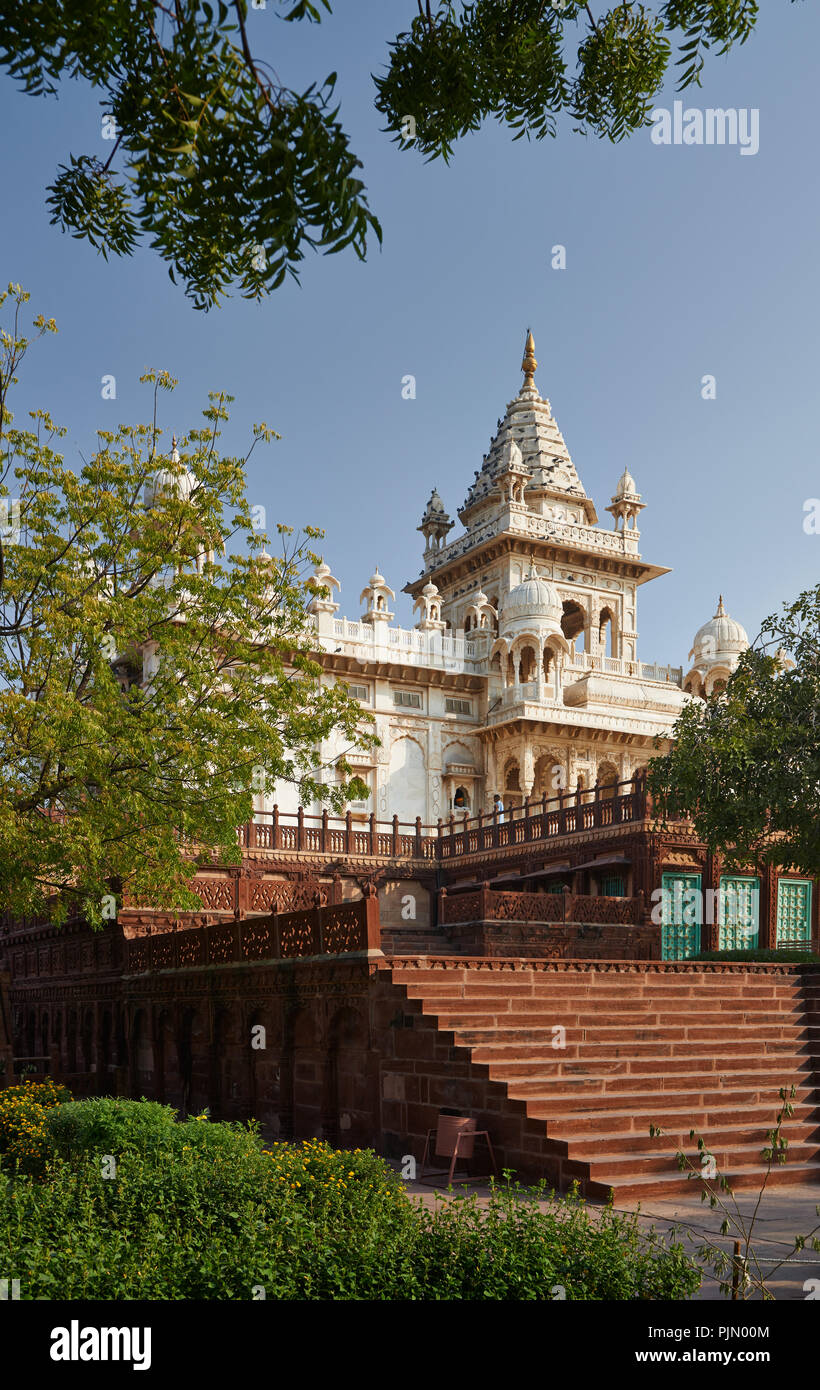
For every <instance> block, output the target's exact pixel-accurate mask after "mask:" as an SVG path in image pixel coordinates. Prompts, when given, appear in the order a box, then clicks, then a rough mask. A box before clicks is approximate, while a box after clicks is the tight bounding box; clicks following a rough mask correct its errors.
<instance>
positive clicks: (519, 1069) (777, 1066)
mask: <svg viewBox="0 0 820 1390" xmlns="http://www.w3.org/2000/svg"><path fill="white" fill-rule="evenodd" d="M472 1061H473V1062H474V1063H476V1064H478V1065H484V1066H486V1067H487V1068H488V1072H489V1075H490V1077H491V1078H492V1080H493V1081H503V1080H510V1081H516V1082H518V1081H521V1080H523V1081H529V1080H532V1081H535V1080H537V1079H541V1078H543V1077H555V1076H571V1077H579V1076H587V1077H589V1078H591V1079H594V1078H596V1077H598V1078H600V1079H601V1080H602V1081H603V1080H606V1079H607V1078H609V1077H615V1076H631V1077H634V1078H635V1079H636V1081H638V1080H639V1081H640V1082H641V1083H642V1082H643V1081H644V1080H649V1081H653V1082H654V1080H655V1079H656V1078H657V1077H658V1076H664V1077H666V1078H667V1079H668V1081H669V1084H670V1085H671V1084H673V1083H672V1081H671V1078H672V1077H677V1076H681V1077H683V1078H684V1080H685V1079H687V1078H689V1077H693V1076H713V1075H714V1074H720V1076H721V1077H732V1076H734V1075H736V1074H741V1075H743V1076H744V1077H749V1076H754V1077H760V1078H761V1079H762V1078H763V1077H764V1076H766V1077H767V1078H768V1077H769V1076H776V1077H778V1078H782V1081H781V1084H782V1085H784V1086H785V1085H790V1084H791V1082H792V1081H794V1080H796V1078H797V1076H798V1075H800V1076H801V1077H802V1076H804V1074H805V1073H808V1074H809V1075H811V1073H812V1072H813V1071H815V1070H817V1069H818V1068H820V1054H819V1053H817V1052H812V1053H803V1054H800V1053H797V1054H793V1055H785V1056H775V1057H758V1058H756V1059H755V1065H754V1068H753V1069H750V1067H749V1061H748V1058H747V1057H738V1056H735V1057H733V1058H731V1059H728V1060H727V1058H726V1057H725V1056H724V1055H723V1054H721V1055H720V1056H712V1057H709V1056H706V1057H691V1056H685V1057H672V1058H668V1059H667V1058H665V1057H648V1058H645V1059H644V1060H643V1061H636V1060H635V1058H634V1057H629V1056H627V1057H610V1058H601V1057H589V1056H587V1055H586V1054H585V1053H583V1052H582V1054H581V1056H579V1057H566V1056H564V1055H563V1053H561V1052H555V1053H553V1055H552V1057H551V1058H550V1057H543V1058H534V1057H524V1058H521V1059H520V1060H519V1061H511V1060H510V1059H508V1058H505V1059H504V1060H503V1061H493V1060H492V1059H487V1060H485V1059H483V1058H480V1057H476V1056H475V1054H473V1057H472ZM695 1067H696V1068H697V1070H695V1069H694V1068H695Z"/></svg>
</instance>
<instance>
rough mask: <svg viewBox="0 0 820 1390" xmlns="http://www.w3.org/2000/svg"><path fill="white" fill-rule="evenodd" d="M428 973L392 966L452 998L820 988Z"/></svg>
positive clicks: (674, 995)
mask: <svg viewBox="0 0 820 1390" xmlns="http://www.w3.org/2000/svg"><path fill="white" fill-rule="evenodd" d="M429 973H430V975H431V977H432V978H431V979H429V980H428V979H427V978H426V977H427V974H428V972H427V971H426V970H402V969H401V968H400V967H397V968H396V971H395V974H396V975H397V976H399V977H401V976H404V977H405V978H403V979H402V978H399V979H397V980H396V983H397V984H403V985H405V986H406V987H407V989H408V991H409V992H410V993H413V994H416V995H418V994H424V995H425V996H426V997H430V998H432V997H433V995H447V994H449V995H452V996H453V997H456V998H461V997H465V996H469V995H470V994H474V993H482V994H487V995H493V994H497V995H503V996H507V995H512V994H522V995H533V996H541V995H548V996H553V995H559V994H560V995H567V996H574V997H577V998H579V999H587V1000H589V999H595V1000H604V999H607V998H609V999H631V1000H637V1001H640V1000H644V999H652V1000H657V999H658V998H661V999H663V1000H665V1001H667V1000H668V1001H670V1002H671V1001H672V1000H673V999H693V998H695V999H719V998H732V999H736V998H737V997H738V996H742V997H744V998H748V999H750V1000H752V999H778V1000H779V999H785V998H787V997H789V996H790V995H792V994H794V993H795V992H800V994H801V997H803V998H809V999H812V1000H816V999H818V998H820V990H818V989H817V988H812V989H810V990H807V988H806V987H805V986H803V987H802V989H801V984H800V981H799V978H798V977H789V978H788V979H787V980H783V979H778V980H777V981H776V982H775V981H762V982H761V981H759V980H756V979H753V978H752V979H746V978H744V979H742V980H730V981H729V982H728V983H726V982H724V981H723V980H722V979H721V980H720V981H717V982H715V983H711V984H709V983H704V982H703V981H699V980H693V981H689V982H687V983H684V984H678V983H674V984H671V985H670V984H661V983H659V982H658V981H657V980H655V979H647V978H646V977H645V976H644V977H637V978H636V981H635V982H632V981H631V980H629V979H628V978H622V980H621V981H618V982H614V981H613V980H612V979H611V977H608V978H607V979H606V980H605V981H604V982H603V983H594V984H583V983H579V982H578V981H577V980H576V979H575V978H571V979H568V978H565V977H562V976H560V975H550V974H547V973H540V974H535V973H533V974H525V973H524V972H520V971H516V972H515V973H512V972H510V973H509V974H506V973H504V972H500V973H499V974H497V975H495V976H493V975H492V974H491V973H490V972H489V971H486V972H485V971H470V970H469V968H468V967H466V966H465V968H464V969H463V970H459V969H457V968H456V969H446V970H440V971H437V970H435V969H434V968H431V969H430V971H429Z"/></svg>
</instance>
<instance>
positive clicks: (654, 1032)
mask: <svg viewBox="0 0 820 1390" xmlns="http://www.w3.org/2000/svg"><path fill="white" fill-rule="evenodd" d="M719 1017H720V1019H721V1022H720V1023H716V1024H714V1025H713V1028H712V1036H713V1039H715V1040H717V1041H718V1042H719V1043H720V1046H721V1048H723V1047H729V1046H733V1045H734V1044H737V1045H738V1046H740V1047H743V1048H745V1049H746V1050H747V1051H748V1046H749V1039H750V1037H754V1038H755V1039H757V1044H758V1046H762V1045H763V1043H764V1042H766V1041H771V1040H773V1039H779V1040H781V1041H783V1042H784V1043H788V1044H790V1045H791V1044H794V1045H795V1046H800V1045H802V1044H808V1043H813V1042H816V1041H817V1039H818V1038H820V1032H818V1030H817V1028H815V1027H814V1026H813V1025H811V1024H807V1025H805V1026H803V1027H801V1026H800V1024H797V1023H795V1024H784V1025H783V1027H782V1028H779V1029H777V1032H776V1033H775V1032H774V1031H773V1032H772V1033H771V1034H768V1033H763V1035H762V1036H761V1030H760V1029H757V1030H752V1031H751V1032H750V1031H749V1028H746V1031H745V1032H744V1033H743V1034H742V1035H741V1036H738V1033H737V1027H736V1025H734V1024H727V1023H726V1015H725V1014H721V1015H720V1016H719ZM553 1026H554V1025H553V1024H551V1023H550V1024H542V1023H538V1022H536V1023H535V1024H534V1025H533V1026H532V1027H522V1026H518V1027H514V1028H512V1027H507V1026H505V1025H504V1026H502V1025H501V1024H499V1025H498V1026H497V1027H493V1026H489V1027H487V1026H485V1027H482V1028H472V1027H470V1028H462V1027H460V1026H453V1025H451V1026H450V1027H449V1028H445V1027H444V1025H443V1024H442V1029H441V1031H442V1032H446V1033H448V1034H451V1035H452V1036H453V1037H454V1038H455V1039H456V1040H457V1041H458V1043H459V1044H460V1045H461V1046H464V1047H481V1046H489V1045H492V1044H494V1043H496V1041H497V1043H498V1046H499V1047H513V1046H516V1045H518V1044H528V1045H529V1044H533V1045H537V1044H539V1043H548V1044H551V1042H552V1039H553V1037H554V1034H553V1031H552V1029H553ZM564 1026H565V1027H566V1028H567V1038H568V1039H569V1038H570V1037H572V1036H573V1035H574V1037H575V1040H576V1041H578V1033H579V1030H580V1032H581V1035H582V1040H585V1041H586V1042H588V1043H589V1044H591V1045H594V1046H598V1045H603V1044H606V1045H607V1046H612V1047H613V1048H617V1047H620V1046H621V1042H620V1041H619V1039H618V1037H617V1036H616V1037H610V1038H601V1037H600V1035H599V1033H598V1031H597V1029H596V1027H595V1025H594V1024H587V1023H583V1024H581V1025H566V1024H564ZM693 1026H695V1027H697V1026H699V1025H693ZM611 1031H612V1030H611V1029H609V1028H608V1029H607V1032H611ZM663 1031H665V1030H664V1028H663V1025H662V1024H660V1023H659V1024H655V1025H653V1026H651V1027H648V1028H643V1029H641V1033H642V1035H643V1036H642V1038H641V1040H640V1041H641V1043H642V1044H643V1045H644V1046H646V1047H651V1046H652V1045H653V1039H657V1040H658V1041H660V1039H661V1033H662V1032H663ZM620 1032H621V1035H622V1039H623V1045H624V1046H627V1047H628V1046H629V1045H630V1044H631V1042H632V1040H633V1039H634V1038H635V1037H636V1030H635V1028H623V1029H622V1030H620ZM686 1042H687V1039H686V1038H685V1037H684V1038H676V1039H674V1046H675V1047H678V1046H680V1045H681V1044H683V1043H686ZM702 1043H703V1044H704V1045H705V1046H707V1047H708V1046H709V1045H710V1044H709V1042H708V1041H705V1040H704V1039H702V1038H694V1039H692V1040H691V1042H690V1043H689V1045H690V1046H695V1045H700V1044H702Z"/></svg>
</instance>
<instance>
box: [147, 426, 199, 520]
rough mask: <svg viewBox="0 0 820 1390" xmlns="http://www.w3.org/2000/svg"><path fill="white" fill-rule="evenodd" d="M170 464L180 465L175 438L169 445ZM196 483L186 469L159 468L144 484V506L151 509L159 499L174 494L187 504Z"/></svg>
mask: <svg viewBox="0 0 820 1390" xmlns="http://www.w3.org/2000/svg"><path fill="white" fill-rule="evenodd" d="M171 462H172V463H175V464H177V465H179V463H180V458H179V451H178V449H177V441H176V436H174V439H173V441H172V445H171ZM196 482H197V480H196V478H195V477H194V475H193V473H191V472H189V470H188V469H187V468H182V470H181V471H180V468H179V466H178V467H177V469H176V471H175V472H174V471H172V470H171V469H170V468H160V470H159V472H158V473H155V474H154V476H153V478H152V479H151V480H150V481H149V482H147V483H146V484H145V488H144V490H143V500H144V502H145V506H146V507H153V506H154V505H155V504H156V503H157V502H158V501H159V499H160V497H170V496H173V494H174V493H176V494H177V496H178V497H181V498H182V499H183V501H186V502H187V500H188V498H189V497H190V495H191V493H192V492H193V490H194V488H195V487H196Z"/></svg>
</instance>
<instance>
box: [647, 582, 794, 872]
mask: <svg viewBox="0 0 820 1390" xmlns="http://www.w3.org/2000/svg"><path fill="white" fill-rule="evenodd" d="M819 712H820V587H818V588H817V589H809V590H807V591H806V592H804V593H802V594H800V595H799V596H798V598H797V599H796V600H795V601H794V602H793V603H791V604H786V605H784V608H783V612H782V614H775V615H773V616H771V617H768V618H767V619H766V620H765V622H764V623H763V624H762V626H761V631H760V635H759V636H758V637H757V638H756V639H755V641H754V642H753V644H752V646H751V647H750V648H749V649H748V650H747V651H745V652H743V653H742V654H741V656H740V659H739V662H738V667H737V670H736V671H734V672H733V673H732V675H731V676H730V678H729V681H728V683H727V686H726V690H725V691H724V692H722V693H720V694H716V695H713V696H711V697H710V698H709V699H708V700H706V702H705V703H704V702H702V701H700V700H693V701H692V702H691V703H690V704H688V705H687V706H686V707H685V708H684V710H683V711H682V713H681V714H680V716H679V718H678V720H677V722H676V724H675V727H674V730H673V732H672V737H673V739H674V744H673V746H672V748H671V750H670V752H669V753H667V754H666V755H665V756H664V757H660V758H655V759H653V760H652V762H651V764H650V771H649V788H650V791H651V792H652V793H653V795H654V797H655V801H656V806H657V810H658V812H659V814H660V816H661V817H662V818H663V819H665V820H669V819H677V818H680V817H683V816H688V817H691V819H692V820H693V822H694V826H695V830H696V832H697V834H698V836H699V837H700V838H701V839H702V840H704V841H705V842H706V844H708V845H709V847H710V849H711V850H712V851H713V852H716V851H719V852H720V853H721V854H722V855H723V856H724V858H725V860H726V863H727V865H729V866H731V867H735V868H739V867H742V866H743V865H745V864H748V863H750V862H752V861H756V862H759V863H766V862H769V863H774V864H780V865H784V866H791V867H793V868H795V869H798V870H800V871H801V872H802V873H805V874H806V875H808V876H810V877H814V876H815V875H817V874H820V816H818V810H820V727H818V714H819Z"/></svg>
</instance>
